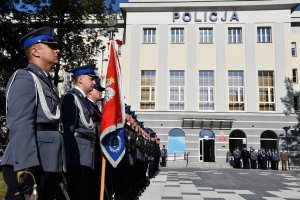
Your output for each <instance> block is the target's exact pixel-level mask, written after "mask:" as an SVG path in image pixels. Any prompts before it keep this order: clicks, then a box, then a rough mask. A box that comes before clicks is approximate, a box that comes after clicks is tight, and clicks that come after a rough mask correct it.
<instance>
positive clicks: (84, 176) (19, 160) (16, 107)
mask: <svg viewBox="0 0 300 200" xmlns="http://www.w3.org/2000/svg"><path fill="white" fill-rule="evenodd" d="M20 44H21V45H22V47H23V48H24V50H25V54H26V56H27V59H28V63H29V64H28V66H27V67H26V68H24V69H20V70H17V71H16V72H15V73H14V74H13V75H12V76H11V78H10V79H9V82H8V84H7V90H6V97H7V115H6V120H7V125H8V128H9V135H8V144H7V147H6V150H5V152H4V155H3V158H2V162H1V165H2V169H3V176H4V180H5V183H6V184H7V188H8V189H7V193H6V197H5V199H6V200H15V199H16V200H17V199H42V200H52V199H57V200H58V199H71V200H85V199H89V200H93V199H99V194H100V191H99V190H100V176H101V174H100V172H101V155H102V153H101V149H100V145H99V136H98V134H97V133H98V131H99V127H100V122H101V112H100V110H99V106H98V105H97V104H98V102H99V100H100V99H101V98H102V92H103V91H104V88H103V87H101V85H100V82H99V80H97V79H96V78H97V76H96V74H95V71H94V69H95V65H85V66H81V67H78V68H76V69H74V70H73V78H74V81H75V86H74V88H73V89H71V90H70V91H68V92H67V93H66V94H65V95H64V96H63V97H62V98H60V97H59V95H58V94H59V93H58V90H57V88H56V86H55V85H54V84H53V82H52V80H51V78H50V75H49V72H50V71H51V70H52V69H53V68H54V66H55V65H56V64H57V63H58V62H59V53H60V50H59V46H58V44H57V43H56V42H55V40H54V36H53V29H52V28H51V27H42V28H40V29H36V30H34V31H32V32H30V33H28V34H27V35H25V36H23V37H22V38H21V39H20ZM124 133H125V144H126V154H125V156H124V157H123V159H122V161H121V162H120V163H119V165H118V166H117V167H116V168H113V167H112V166H111V165H109V164H108V165H107V170H106V177H107V178H106V182H105V198H106V199H112V198H114V199H120V200H122V199H135V198H136V197H137V196H138V195H139V194H140V193H141V192H142V191H143V189H144V188H145V187H146V186H147V185H148V184H149V179H148V177H146V171H147V170H148V173H149V177H150V178H151V177H153V176H155V174H156V173H157V171H158V163H159V157H160V149H159V142H157V139H156V133H155V132H154V131H153V130H152V129H150V128H145V127H144V126H143V123H142V122H139V121H138V120H137V116H136V115H135V113H134V111H131V110H130V106H126V124H125V125H124ZM148 167H149V169H148Z"/></svg>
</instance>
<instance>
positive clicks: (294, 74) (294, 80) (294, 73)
mask: <svg viewBox="0 0 300 200" xmlns="http://www.w3.org/2000/svg"><path fill="white" fill-rule="evenodd" d="M292 76H293V77H292V81H293V83H298V69H297V68H293V69H292Z"/></svg>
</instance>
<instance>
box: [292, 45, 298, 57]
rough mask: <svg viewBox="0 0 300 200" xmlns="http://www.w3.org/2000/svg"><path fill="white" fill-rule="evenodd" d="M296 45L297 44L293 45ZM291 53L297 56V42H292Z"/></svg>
mask: <svg viewBox="0 0 300 200" xmlns="http://www.w3.org/2000/svg"><path fill="white" fill-rule="evenodd" d="M293 45H295V46H293ZM291 53H292V57H297V43H296V42H291Z"/></svg>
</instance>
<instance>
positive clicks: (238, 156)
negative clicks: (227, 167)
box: [233, 147, 241, 169]
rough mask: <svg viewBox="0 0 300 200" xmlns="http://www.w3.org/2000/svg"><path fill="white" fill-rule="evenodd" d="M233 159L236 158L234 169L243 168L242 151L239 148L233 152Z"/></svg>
mask: <svg viewBox="0 0 300 200" xmlns="http://www.w3.org/2000/svg"><path fill="white" fill-rule="evenodd" d="M233 157H234V168H238V169H239V168H241V151H240V149H239V147H236V149H235V150H234V151H233Z"/></svg>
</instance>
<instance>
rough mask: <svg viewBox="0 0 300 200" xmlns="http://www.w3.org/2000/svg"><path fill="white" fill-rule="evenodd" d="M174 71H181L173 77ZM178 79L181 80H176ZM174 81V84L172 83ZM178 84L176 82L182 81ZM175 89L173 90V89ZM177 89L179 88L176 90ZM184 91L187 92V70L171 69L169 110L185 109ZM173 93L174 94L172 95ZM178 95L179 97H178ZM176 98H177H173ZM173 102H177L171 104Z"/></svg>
mask: <svg viewBox="0 0 300 200" xmlns="http://www.w3.org/2000/svg"><path fill="white" fill-rule="evenodd" d="M172 73H179V74H178V76H177V75H175V76H173V77H172ZM176 79H177V80H179V81H177V82H176ZM172 81H173V82H174V85H172ZM181 82H182V85H177V84H176V83H181ZM172 89H173V90H172ZM176 89H177V90H176ZM184 92H185V72H184V70H170V71H169V110H184V106H185V105H184ZM171 95H172V96H171ZM176 97H177V99H176ZM172 98H175V100H172ZM171 104H177V106H176V105H171Z"/></svg>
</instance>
